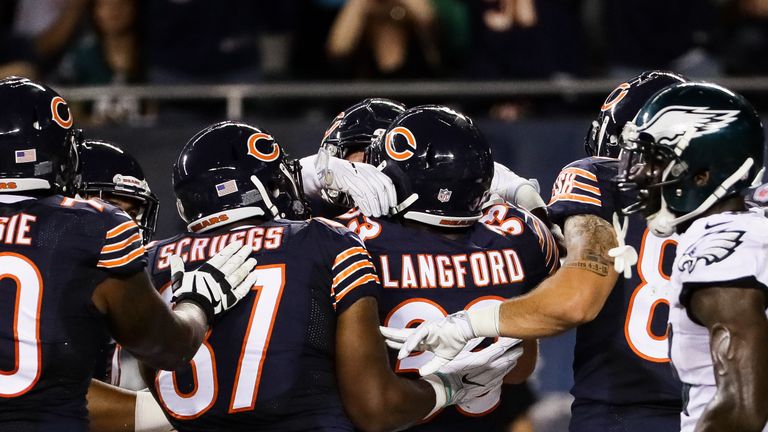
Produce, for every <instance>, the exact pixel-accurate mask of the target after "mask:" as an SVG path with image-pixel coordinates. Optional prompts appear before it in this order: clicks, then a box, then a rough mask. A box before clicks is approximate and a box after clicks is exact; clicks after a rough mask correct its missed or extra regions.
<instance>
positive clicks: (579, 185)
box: [573, 180, 600, 196]
mask: <svg viewBox="0 0 768 432" xmlns="http://www.w3.org/2000/svg"><path fill="white" fill-rule="evenodd" d="M573 187H575V188H579V189H582V190H584V191H586V192H591V193H593V194H595V195H597V196H600V188H598V187H596V186H592V185H588V184H586V183H582V182H580V181H578V180H574V181H573Z"/></svg>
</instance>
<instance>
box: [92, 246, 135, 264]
mask: <svg viewBox="0 0 768 432" xmlns="http://www.w3.org/2000/svg"><path fill="white" fill-rule="evenodd" d="M143 254H144V246H142V247H140V248H138V249H136V250H134V251H133V252H131V253H129V254H127V255H125V256H123V257H121V258H115V259H111V260H101V261H99V262H98V263H97V264H96V267H107V268H111V267H120V266H121V265H124V264H128V263H129V262H131V261H133V260H135V259H136V258H138V257H140V256H142V255H143Z"/></svg>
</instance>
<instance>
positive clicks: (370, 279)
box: [333, 273, 379, 306]
mask: <svg viewBox="0 0 768 432" xmlns="http://www.w3.org/2000/svg"><path fill="white" fill-rule="evenodd" d="M367 282H376V283H378V282H379V277H378V276H376V275H375V274H372V273H368V274H364V275H362V276H360V277H359V278H357V279H356V280H355V281H354V282H352V283H351V284H349V286H347V287H346V288H344V289H343V290H341V292H339V293H338V294H336V301H335V302H333V305H334V306H336V303H338V302H339V301H340V300H341V299H342V298H344V296H346V295H347V294H349V293H350V292H352V290H353V289H355V288H357V287H359V286H360V285H362V284H364V283H367Z"/></svg>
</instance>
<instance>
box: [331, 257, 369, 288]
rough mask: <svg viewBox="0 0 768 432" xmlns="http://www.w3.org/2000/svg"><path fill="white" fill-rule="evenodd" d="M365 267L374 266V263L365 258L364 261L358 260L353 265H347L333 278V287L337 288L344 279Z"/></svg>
mask: <svg viewBox="0 0 768 432" xmlns="http://www.w3.org/2000/svg"><path fill="white" fill-rule="evenodd" d="M365 267H370V268H373V264H372V263H371V262H370V261H368V260H364V261H358V262H356V263H354V264H352V265H351V266H349V267H347V268H346V269H344V271H342V272H341V273H339V274H338V275H336V277H335V278H333V288H336V286H337V285H338V284H340V283H341V282H342V281H343V280H344V279H346V278H348V277H349V275H351V274H352V273H354V272H356V271H358V270H360V269H361V268H365Z"/></svg>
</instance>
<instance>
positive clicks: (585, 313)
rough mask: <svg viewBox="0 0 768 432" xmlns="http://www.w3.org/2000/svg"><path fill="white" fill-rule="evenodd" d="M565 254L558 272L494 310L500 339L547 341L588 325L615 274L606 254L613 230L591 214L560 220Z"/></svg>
mask: <svg viewBox="0 0 768 432" xmlns="http://www.w3.org/2000/svg"><path fill="white" fill-rule="evenodd" d="M563 235H564V237H565V246H566V249H567V250H568V255H567V256H566V258H565V261H564V262H563V265H562V267H561V268H560V269H559V270H558V271H557V272H556V273H555V274H554V275H552V276H551V277H549V278H548V279H546V280H544V282H542V283H541V284H540V285H539V286H538V287H536V289H534V290H533V291H531V292H530V293H528V294H527V295H524V296H521V297H518V298H515V299H511V300H508V301H506V302H504V303H503V304H502V305H501V308H500V310H499V332H500V334H501V335H502V336H510V337H517V338H522V339H529V338H537V337H545V336H552V335H555V334H558V333H561V332H563V331H566V330H568V329H571V328H573V327H576V326H578V325H580V324H583V323H586V322H589V321H591V320H593V319H594V318H595V317H596V316H597V314H598V313H599V312H600V310H601V309H602V308H603V304H604V303H605V300H606V299H607V298H608V295H609V294H610V292H611V289H612V288H613V286H614V284H615V283H616V279H617V278H618V274H617V273H616V272H615V271H614V269H613V259H612V258H611V257H610V256H609V255H608V251H609V250H610V249H612V248H614V247H615V246H616V234H615V232H614V230H613V227H612V226H611V225H610V224H609V223H608V222H606V221H605V220H604V219H602V218H600V217H598V216H594V215H579V216H571V217H569V218H568V219H566V221H565V224H564V230H563Z"/></svg>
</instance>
